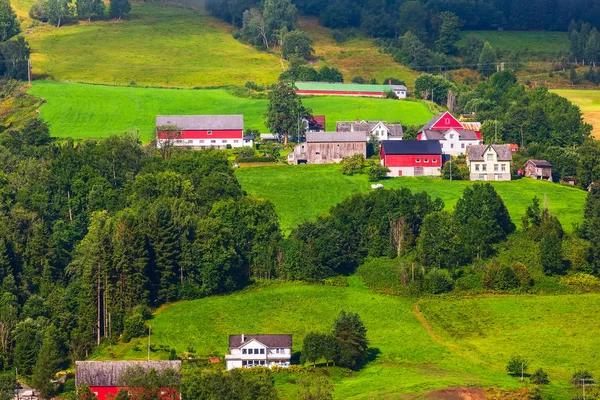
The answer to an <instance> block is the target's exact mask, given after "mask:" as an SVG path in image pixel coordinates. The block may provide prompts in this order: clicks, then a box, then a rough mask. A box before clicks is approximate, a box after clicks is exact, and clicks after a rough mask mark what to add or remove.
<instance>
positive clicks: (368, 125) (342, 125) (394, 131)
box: [335, 121, 404, 137]
mask: <svg viewBox="0 0 600 400" xmlns="http://www.w3.org/2000/svg"><path fill="white" fill-rule="evenodd" d="M379 123H382V124H383V125H384V126H385V127H386V128H387V130H388V131H389V132H390V136H394V137H403V136H404V130H403V129H402V124H388V123H386V122H384V121H360V122H345V121H342V122H337V123H336V124H335V130H336V131H338V132H362V131H366V132H369V133H370V132H371V131H373V129H375V127H376V126H377V125H378V124H379Z"/></svg>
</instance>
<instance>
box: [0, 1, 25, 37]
mask: <svg viewBox="0 0 600 400" xmlns="http://www.w3.org/2000/svg"><path fill="white" fill-rule="evenodd" d="M19 32H21V26H20V25H19V21H18V20H17V14H16V13H15V11H14V10H13V9H12V7H11V6H10V1H9V0H0V42H5V41H7V40H8V39H10V38H11V37H13V36H15V35H18V34H19Z"/></svg>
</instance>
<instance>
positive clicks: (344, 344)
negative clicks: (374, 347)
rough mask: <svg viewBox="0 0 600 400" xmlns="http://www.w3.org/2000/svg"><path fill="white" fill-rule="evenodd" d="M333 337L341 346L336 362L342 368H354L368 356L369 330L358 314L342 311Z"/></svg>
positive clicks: (336, 321) (334, 328)
mask: <svg viewBox="0 0 600 400" xmlns="http://www.w3.org/2000/svg"><path fill="white" fill-rule="evenodd" d="M333 336H334V337H335V338H336V339H337V340H338V342H339V346H340V347H339V353H338V357H337V359H336V360H335V361H336V363H337V364H338V365H339V366H340V367H346V368H354V367H356V366H357V365H358V364H359V363H360V362H361V361H363V360H364V358H365V357H366V356H367V351H368V350H369V341H368V340H367V328H365V325H364V324H363V323H362V320H361V319H360V316H359V315H358V314H356V313H347V312H346V311H344V310H342V311H341V312H340V314H339V315H338V316H337V318H336V319H335V322H334V324H333Z"/></svg>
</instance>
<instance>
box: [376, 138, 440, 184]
mask: <svg viewBox="0 0 600 400" xmlns="http://www.w3.org/2000/svg"><path fill="white" fill-rule="evenodd" d="M380 157H381V165H383V166H384V167H387V168H389V169H390V173H389V174H388V176H391V177H393V176H440V175H441V167H442V147H441V146H440V142H439V141H437V140H384V141H382V142H381V150H380Z"/></svg>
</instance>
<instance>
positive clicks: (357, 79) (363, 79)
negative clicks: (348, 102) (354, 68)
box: [351, 76, 366, 85]
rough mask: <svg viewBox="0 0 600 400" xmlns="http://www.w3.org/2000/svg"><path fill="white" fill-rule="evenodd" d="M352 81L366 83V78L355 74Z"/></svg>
mask: <svg viewBox="0 0 600 400" xmlns="http://www.w3.org/2000/svg"><path fill="white" fill-rule="evenodd" d="M351 82H352V83H358V84H360V85H363V84H365V83H366V81H365V78H363V77H362V76H355V77H354V78H352V81H351Z"/></svg>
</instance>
